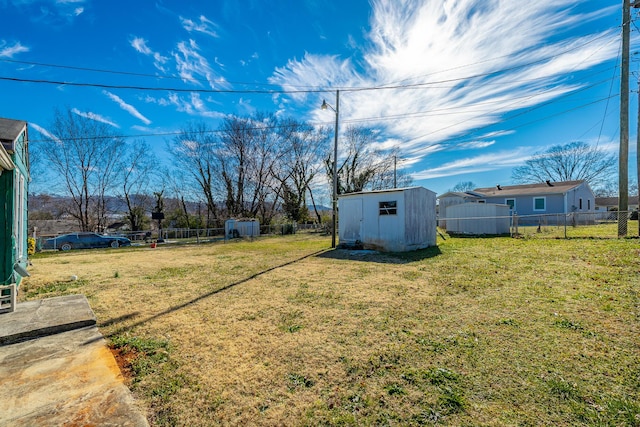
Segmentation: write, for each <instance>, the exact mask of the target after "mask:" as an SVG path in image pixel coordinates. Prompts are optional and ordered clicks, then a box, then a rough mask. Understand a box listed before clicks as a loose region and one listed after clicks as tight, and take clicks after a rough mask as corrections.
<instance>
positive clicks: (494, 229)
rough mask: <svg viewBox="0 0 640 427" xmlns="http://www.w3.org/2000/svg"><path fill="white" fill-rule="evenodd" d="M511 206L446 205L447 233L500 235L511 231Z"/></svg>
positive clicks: (494, 204) (480, 204)
mask: <svg viewBox="0 0 640 427" xmlns="http://www.w3.org/2000/svg"><path fill="white" fill-rule="evenodd" d="M510 209H511V207H510V206H509V205H501V204H496V203H463V204H459V205H450V206H448V207H447V212H446V218H444V219H445V224H446V230H447V233H454V234H469V235H500V234H509V233H510V231H511V213H510Z"/></svg>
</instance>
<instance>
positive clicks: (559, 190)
mask: <svg viewBox="0 0 640 427" xmlns="http://www.w3.org/2000/svg"><path fill="white" fill-rule="evenodd" d="M583 183H584V181H562V182H542V183H539V184H524V185H505V186H502V185H501V186H495V187H487V188H476V189H475V190H473V192H474V193H480V194H482V195H483V196H485V197H496V196H533V195H539V194H565V193H566V192H568V191H570V190H573V189H574V188H576V187H578V186H580V185H582V184H583Z"/></svg>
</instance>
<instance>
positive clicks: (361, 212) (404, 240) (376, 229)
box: [338, 187, 436, 252]
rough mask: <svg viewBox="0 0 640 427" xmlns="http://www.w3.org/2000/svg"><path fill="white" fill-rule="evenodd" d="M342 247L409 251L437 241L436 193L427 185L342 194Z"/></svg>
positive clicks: (339, 227) (340, 211)
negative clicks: (426, 186) (428, 188)
mask: <svg viewBox="0 0 640 427" xmlns="http://www.w3.org/2000/svg"><path fill="white" fill-rule="evenodd" d="M338 212H339V214H340V220H339V222H338V230H339V239H340V245H341V246H362V247H363V248H366V249H376V250H382V251H389V252H405V251H410V250H415V249H422V248H426V247H428V246H435V244H436V194H435V193H434V192H433V191H430V190H427V189H426V188H424V187H410V188H397V189H392V190H379V191H370V192H360V193H349V194H342V195H340V196H339V197H338Z"/></svg>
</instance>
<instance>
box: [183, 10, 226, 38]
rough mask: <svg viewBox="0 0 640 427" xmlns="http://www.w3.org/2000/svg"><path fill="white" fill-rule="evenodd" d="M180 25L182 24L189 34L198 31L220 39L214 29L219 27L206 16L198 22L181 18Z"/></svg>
mask: <svg viewBox="0 0 640 427" xmlns="http://www.w3.org/2000/svg"><path fill="white" fill-rule="evenodd" d="M180 23H181V24H182V26H183V27H184V29H185V30H187V31H189V32H192V31H196V32H199V33H202V34H206V35H208V36H211V37H215V38H218V37H219V36H218V33H217V32H216V31H215V30H214V28H217V25H216V24H215V23H214V22H212V21H210V20H208V19H207V17H206V16H204V15H201V16H200V17H199V18H198V22H195V21H193V20H191V19H187V18H183V17H182V16H181V17H180Z"/></svg>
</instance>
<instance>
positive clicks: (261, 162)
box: [216, 113, 280, 222]
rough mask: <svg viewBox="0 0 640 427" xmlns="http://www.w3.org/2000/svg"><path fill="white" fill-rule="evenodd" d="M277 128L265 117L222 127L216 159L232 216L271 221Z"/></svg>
mask: <svg viewBox="0 0 640 427" xmlns="http://www.w3.org/2000/svg"><path fill="white" fill-rule="evenodd" d="M276 128H277V119H276V118H275V116H273V115H266V114H262V113H258V114H256V115H254V116H253V117H229V118H227V119H226V120H224V122H223V123H222V124H221V126H220V129H219V132H218V147H219V148H218V150H217V152H216V155H217V162H218V165H219V171H220V176H221V178H222V183H223V185H224V192H225V195H226V197H225V204H226V207H227V212H228V215H229V216H231V217H255V216H256V215H257V214H258V213H261V215H262V216H263V221H264V222H268V220H269V219H270V218H269V215H268V212H269V206H270V207H271V209H273V207H274V204H275V202H276V194H275V193H274V190H273V189H274V186H273V182H272V180H273V174H272V173H271V171H272V169H273V165H274V164H275V163H276V162H277V161H278V159H279V157H280V150H279V148H278V142H279V140H278V137H277V132H276Z"/></svg>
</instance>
